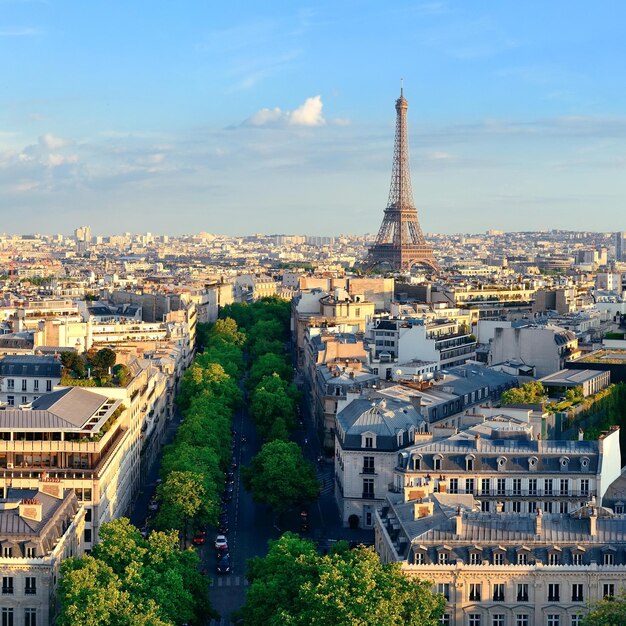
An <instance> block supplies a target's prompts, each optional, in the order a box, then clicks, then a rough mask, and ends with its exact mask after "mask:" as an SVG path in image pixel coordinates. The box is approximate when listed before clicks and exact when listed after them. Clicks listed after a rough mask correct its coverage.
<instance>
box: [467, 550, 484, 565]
mask: <svg viewBox="0 0 626 626" xmlns="http://www.w3.org/2000/svg"><path fill="white" fill-rule="evenodd" d="M469 557H470V559H469V562H470V565H480V564H481V563H482V562H483V557H482V554H480V552H470V555H469Z"/></svg>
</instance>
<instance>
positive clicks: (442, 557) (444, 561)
mask: <svg viewBox="0 0 626 626" xmlns="http://www.w3.org/2000/svg"><path fill="white" fill-rule="evenodd" d="M438 560H439V565H448V563H449V562H450V559H449V558H448V553H447V552H440V553H439V556H438Z"/></svg>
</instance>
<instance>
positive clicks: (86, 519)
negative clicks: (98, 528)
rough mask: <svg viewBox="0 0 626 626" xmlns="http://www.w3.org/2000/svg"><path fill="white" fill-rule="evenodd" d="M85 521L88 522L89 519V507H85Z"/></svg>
mask: <svg viewBox="0 0 626 626" xmlns="http://www.w3.org/2000/svg"><path fill="white" fill-rule="evenodd" d="M85 521H86V522H90V521H91V507H87V508H86V509H85Z"/></svg>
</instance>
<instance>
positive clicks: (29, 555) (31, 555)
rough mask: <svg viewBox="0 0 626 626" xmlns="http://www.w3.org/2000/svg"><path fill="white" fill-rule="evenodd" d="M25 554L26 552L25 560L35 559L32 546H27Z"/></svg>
mask: <svg viewBox="0 0 626 626" xmlns="http://www.w3.org/2000/svg"><path fill="white" fill-rule="evenodd" d="M25 552H26V558H27V559H34V558H35V548H33V547H32V546H27V547H26V548H25Z"/></svg>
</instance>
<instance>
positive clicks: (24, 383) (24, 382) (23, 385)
mask: <svg viewBox="0 0 626 626" xmlns="http://www.w3.org/2000/svg"><path fill="white" fill-rule="evenodd" d="M27 382H28V381H27V380H26V379H25V378H22V391H26V383H27Z"/></svg>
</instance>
